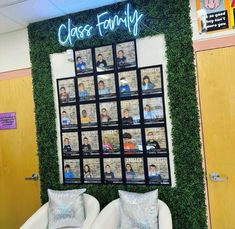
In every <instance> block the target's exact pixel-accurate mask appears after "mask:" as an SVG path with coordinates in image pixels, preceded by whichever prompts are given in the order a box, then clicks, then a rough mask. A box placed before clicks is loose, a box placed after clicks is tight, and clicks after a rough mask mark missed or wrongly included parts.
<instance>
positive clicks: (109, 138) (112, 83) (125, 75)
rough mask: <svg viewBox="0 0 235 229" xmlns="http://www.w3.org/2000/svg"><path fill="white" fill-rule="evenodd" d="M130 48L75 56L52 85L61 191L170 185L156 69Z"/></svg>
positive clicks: (160, 83) (160, 85) (122, 45)
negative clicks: (69, 73)
mask: <svg viewBox="0 0 235 229" xmlns="http://www.w3.org/2000/svg"><path fill="white" fill-rule="evenodd" d="M137 63H138V62H137V54H136V41H135V40H130V41H126V42H122V43H115V44H109V45H105V46H99V47H92V48H86V49H82V50H74V71H75V73H74V74H75V76H73V77H69V78H62V79H58V80H57V90H58V101H59V112H60V114H59V116H60V136H61V149H62V151H61V154H62V160H63V174H64V176H63V180H64V184H75V183H78V184H80V183H87V184H89V183H96V184H99V183H100V184H101V183H102V184H115V183H117V184H121V183H122V184H145V185H146V184H147V185H148V184H149V185H151V184H153V185H171V177H170V166H169V151H168V140H167V126H166V116H165V104H164V86H163V71H162V65H155V66H148V67H142V68H138V64H137Z"/></svg>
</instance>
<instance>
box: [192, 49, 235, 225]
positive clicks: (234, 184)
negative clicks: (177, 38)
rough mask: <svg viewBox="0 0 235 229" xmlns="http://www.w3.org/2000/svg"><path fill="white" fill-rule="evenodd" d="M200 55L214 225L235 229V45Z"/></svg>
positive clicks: (202, 109)
mask: <svg viewBox="0 0 235 229" xmlns="http://www.w3.org/2000/svg"><path fill="white" fill-rule="evenodd" d="M196 58H197V68H198V82H199V97H200V106H201V107H200V108H201V119H202V133H203V141H204V153H205V162H206V173H207V185H208V192H209V193H208V194H209V207H210V216H211V225H212V229H234V228H235V217H234V212H235V62H234V60H235V47H228V48H220V49H213V50H209V51H201V52H198V53H197V54H196ZM213 172H215V174H214V176H213V180H212V179H211V178H210V176H211V174H212V173H213Z"/></svg>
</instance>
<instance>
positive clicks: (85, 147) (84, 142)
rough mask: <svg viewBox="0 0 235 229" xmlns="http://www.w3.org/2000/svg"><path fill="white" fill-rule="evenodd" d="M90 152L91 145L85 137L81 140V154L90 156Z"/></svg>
mask: <svg viewBox="0 0 235 229" xmlns="http://www.w3.org/2000/svg"><path fill="white" fill-rule="evenodd" d="M91 151H92V149H91V145H90V143H89V140H88V138H87V137H84V138H83V139H82V152H83V153H84V154H86V155H87V154H91Z"/></svg>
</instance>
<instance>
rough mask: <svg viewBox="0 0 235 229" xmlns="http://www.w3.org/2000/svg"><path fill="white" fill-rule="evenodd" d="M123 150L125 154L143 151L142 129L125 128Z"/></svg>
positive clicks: (123, 131)
mask: <svg viewBox="0 0 235 229" xmlns="http://www.w3.org/2000/svg"><path fill="white" fill-rule="evenodd" d="M122 137H123V150H124V154H125V155H135V154H140V153H143V143H142V138H141V129H123V130H122Z"/></svg>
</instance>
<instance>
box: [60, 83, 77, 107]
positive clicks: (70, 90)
mask: <svg viewBox="0 0 235 229" xmlns="http://www.w3.org/2000/svg"><path fill="white" fill-rule="evenodd" d="M57 83H58V94H59V101H60V103H72V102H76V95H75V87H74V79H64V80H58V81H57Z"/></svg>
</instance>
